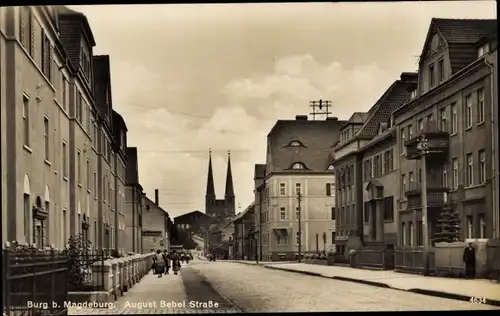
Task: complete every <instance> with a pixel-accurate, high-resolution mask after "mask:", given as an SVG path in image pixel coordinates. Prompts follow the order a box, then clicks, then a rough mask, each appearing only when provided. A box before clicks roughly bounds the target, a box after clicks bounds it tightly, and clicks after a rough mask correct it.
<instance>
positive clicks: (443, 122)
mask: <svg viewBox="0 0 500 316" xmlns="http://www.w3.org/2000/svg"><path fill="white" fill-rule="evenodd" d="M439 129H440V130H441V131H442V132H446V131H448V127H447V122H446V108H444V109H441V110H439Z"/></svg>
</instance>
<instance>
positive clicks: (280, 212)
mask: <svg viewBox="0 0 500 316" xmlns="http://www.w3.org/2000/svg"><path fill="white" fill-rule="evenodd" d="M344 123H345V121H339V120H338V119H337V118H334V117H330V118H327V119H326V120H315V121H309V120H308V119H307V116H302V115H298V116H296V119H295V120H279V121H278V122H277V123H276V124H275V125H274V127H273V128H272V129H271V131H270V132H269V134H268V137H267V158H266V173H265V174H266V175H265V183H266V184H265V186H266V190H267V194H265V195H266V196H267V200H266V201H264V202H263V203H262V202H261V203H260V205H261V206H262V208H261V210H260V213H261V214H262V215H263V216H262V225H261V228H262V230H261V231H262V233H263V234H264V235H263V242H262V247H263V253H264V256H267V257H268V259H269V260H286V259H288V260H290V259H294V258H295V257H296V256H298V248H299V241H300V244H301V245H302V249H301V250H302V251H303V252H316V251H323V250H326V248H327V247H330V242H331V238H329V236H330V235H331V234H332V233H333V232H334V231H335V225H334V220H332V217H331V214H332V210H334V208H335V199H334V197H333V195H334V192H335V190H334V188H335V183H334V169H333V165H332V164H333V162H334V159H333V156H332V155H331V152H330V151H331V148H332V146H333V145H334V144H335V143H336V142H337V141H338V140H339V139H340V127H341V126H342V125H343V124H344ZM299 193H300V194H299ZM299 195H300V199H299ZM299 216H300V219H301V231H300V232H299V225H298V224H299Z"/></svg>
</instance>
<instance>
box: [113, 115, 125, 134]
mask: <svg viewBox="0 0 500 316" xmlns="http://www.w3.org/2000/svg"><path fill="white" fill-rule="evenodd" d="M114 123H116V125H119V127H120V128H121V129H123V130H124V131H125V132H127V131H128V128H127V124H125V119H124V118H123V116H121V114H120V113H118V112H116V111H115V110H113V124H114ZM117 127H118V126H117Z"/></svg>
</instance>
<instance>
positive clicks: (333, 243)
mask: <svg viewBox="0 0 500 316" xmlns="http://www.w3.org/2000/svg"><path fill="white" fill-rule="evenodd" d="M335 235H336V233H335V232H332V245H335Z"/></svg>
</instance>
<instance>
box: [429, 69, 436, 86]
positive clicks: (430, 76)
mask: <svg viewBox="0 0 500 316" xmlns="http://www.w3.org/2000/svg"><path fill="white" fill-rule="evenodd" d="M434 84H435V80H434V65H430V66H429V88H432V87H434Z"/></svg>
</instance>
